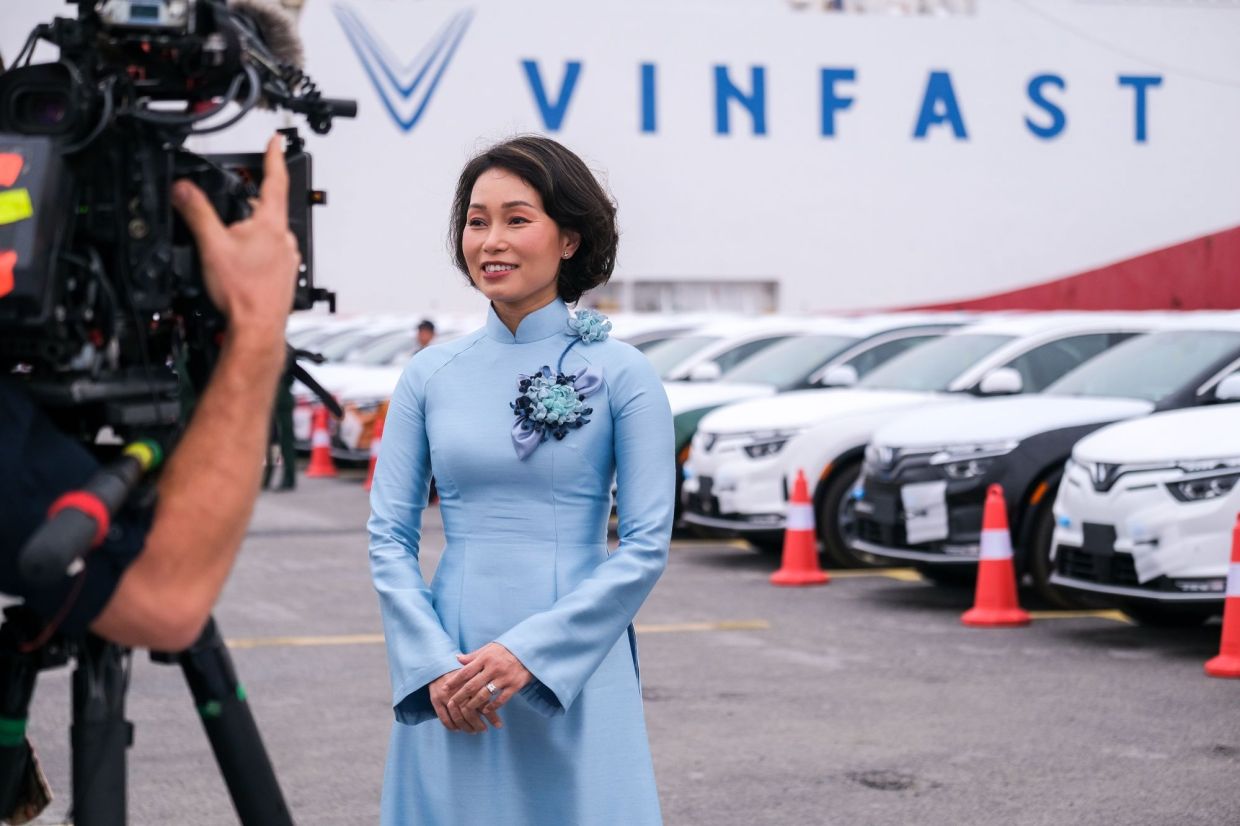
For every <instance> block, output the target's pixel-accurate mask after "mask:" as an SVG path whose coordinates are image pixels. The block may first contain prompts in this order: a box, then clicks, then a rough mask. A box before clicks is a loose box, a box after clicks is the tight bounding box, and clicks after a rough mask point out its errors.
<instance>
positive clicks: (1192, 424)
mask: <svg viewBox="0 0 1240 826" xmlns="http://www.w3.org/2000/svg"><path fill="white" fill-rule="evenodd" d="M1237 422H1240V404H1225V405H1217V406H1211V407H1202V408H1195V409H1191V410H1174V411H1170V412H1167V413H1158V414H1155V415H1153V416H1144V417H1142V418H1140V419H1133V420H1132V421H1129V422H1120V423H1119V424H1113V425H1111V426H1110V427H1104V428H1103V429H1101V430H1099V431H1098V432H1096V433H1091V434H1090V435H1089V436H1086V437H1085V438H1084V439H1082V440H1081V441H1080V442H1078V443H1077V445H1076V449H1075V450H1073V451H1072V456H1073V458H1074V459H1076V460H1077V461H1078V462H1104V463H1108V464H1120V465H1131V464H1155V463H1160V462H1174V461H1179V460H1184V459H1230V458H1236V457H1240V428H1238V427H1236V424H1237Z"/></svg>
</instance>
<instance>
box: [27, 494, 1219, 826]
mask: <svg viewBox="0 0 1240 826" xmlns="http://www.w3.org/2000/svg"><path fill="white" fill-rule="evenodd" d="M362 478H363V474H361V473H360V472H357V471H346V472H344V473H343V474H342V476H341V478H339V479H328V480H303V481H302V483H301V485H300V487H299V489H298V490H297V491H296V492H293V493H282V494H264V496H263V497H262V499H261V501H260V503H259V506H258V509H257V512H256V515H255V519H254V523H253V526H252V530H251V532H250V535H249V537H248V538H247V540H246V546H245V548H244V551H243V554H242V557H241V560H240V562H239V564H238V566H237V569H236V571H235V574H234V576H233V578H232V580H231V581H230V583H229V585H228V588H227V590H226V592H225V594H224V598H223V600H222V602H221V604H220V606H219V610H218V611H217V613H216V616H217V619H218V620H219V623H220V627H221V630H222V631H223V633H224V634H225V636H226V637H228V638H229V639H230V640H233V641H235V645H234V659H235V662H236V666H237V669H238V672H239V674H240V676H241V678H242V679H243V681H244V682H245V684H246V687H247V690H248V692H249V696H250V699H251V703H252V706H253V709H254V713H255V716H256V718H257V720H258V723H259V726H260V728H261V730H262V733H263V736H264V738H265V741H266V743H267V746H268V749H269V751H270V754H271V757H272V760H273V762H274V764H275V767H276V770H277V773H278V776H279V778H280V781H281V784H282V786H283V789H284V793H285V796H286V798H287V800H288V803H289V805H290V807H291V809H292V811H293V813H294V816H295V820H296V822H297V823H298V824H323V825H324V826H326V824H342V823H350V824H351V823H359V824H364V823H375V822H376V821H377V814H378V796H379V789H380V783H381V778H382V766H383V758H384V751H385V748H386V742H387V734H388V729H389V726H390V721H391V711H390V709H389V706H388V703H389V697H388V691H389V689H388V676H387V668H386V663H385V659H384V648H383V645H382V637H381V628H380V624H379V617H378V611H377V607H376V601H375V597H374V594H373V591H372V590H371V587H370V580H369V573H368V570H367V563H366V536H365V530H364V522H365V518H366V514H367V503H366V496H365V493H364V492H363V491H362V490H361V479H362ZM424 544H425V548H426V553H425V556H424V559H425V563H426V566H427V569H428V570H429V569H430V568H432V567H433V565H434V563H435V557H436V555H437V551H438V549H439V548H440V547H441V545H442V530H441V527H440V525H439V522H438V513H437V512H436V511H435V510H434V509H431V510H430V511H428V513H427V518H426V524H425V530H424ZM777 562H778V560H776V559H774V558H773V557H769V556H763V555H760V554H758V553H755V552H753V551H751V550H749V549H747V548H745V547H743V546H742V545H741V544H740V543H717V542H704V541H684V540H677V541H676V542H674V543H673V547H672V552H671V558H670V562H669V565H668V570H667V572H666V574H665V575H664V577H663V579H662V580H661V581H660V583H659V585H658V587H656V589H655V591H654V593H653V594H652V596H651V598H650V599H649V601H648V602H647V604H646V606H645V607H644V608H643V610H642V613H641V615H640V616H639V618H638V623H639V627H640V628H641V634H640V647H641V659H642V677H643V683H644V693H645V697H646V711H647V722H648V726H649V730H650V738H651V745H652V749H653V753H654V759H655V767H656V772H657V775H658V779H659V786H660V794H661V798H662V801H663V807H664V815H665V818H666V820H667V822H668V823H669V824H723V825H724V826H731V825H732V824H737V826H739V825H740V824H746V825H748V824H842V825H850V824H866V825H869V824H873V826H885V825H886V824H891V825H892V826H897V825H899V826H903V825H904V824H944V825H945V826H946V824H952V826H959V825H960V824H985V825H986V826H991V824H995V825H996V826H1002V825H1003V824H1013V826H1027V825H1028V826H1032V825H1033V824H1099V825H1100V826H1101V824H1107V826H1112V825H1113V824H1134V825H1139V826H1189V825H1191V824H1201V825H1202V826H1217V824H1236V823H1240V784H1238V783H1237V777H1240V714H1237V713H1236V709H1237V707H1238V704H1240V681H1226V680H1214V679H1210V678H1207V677H1205V676H1204V675H1203V674H1202V664H1203V663H1204V661H1205V660H1206V659H1208V658H1209V657H1211V656H1213V655H1214V654H1215V653H1217V650H1218V634H1219V629H1218V626H1217V624H1212V625H1210V626H1206V627H1204V628H1197V629H1187V630H1185V629H1181V630H1158V629H1148V628H1143V627H1139V626H1135V625H1133V624H1131V623H1128V622H1126V621H1122V620H1123V618H1122V616H1121V615H1114V614H1109V613H1103V614H1097V613H1093V612H1084V613H1072V612H1067V613H1065V612H1054V611H1049V610H1047V608H1046V606H1040V605H1037V604H1036V603H1027V604H1026V607H1028V608H1031V609H1032V610H1034V611H1035V617H1036V619H1035V621H1034V623H1033V624H1032V625H1030V626H1029V627H1026V628H1019V629H973V628H966V627H964V626H962V625H961V624H960V622H959V615H960V613H961V612H962V611H964V610H965V609H966V608H967V607H968V606H969V604H970V602H971V597H972V595H971V593H969V592H968V591H967V589H946V588H942V587H939V586H935V585H932V584H930V583H927V582H924V581H921V580H920V578H919V577H917V576H916V575H915V573H913V572H911V571H906V570H902V569H892V570H883V571H837V572H833V581H832V582H831V583H830V584H828V585H826V586H823V587H817V588H775V587H772V586H771V585H770V584H769V582H768V581H767V580H768V577H769V575H770V573H771V572H772V571H773V570H774V569H775V567H776V566H777ZM68 685H69V679H68V673H67V671H65V670H61V671H57V672H51V673H48V674H45V675H44V676H43V677H42V678H41V680H40V685H39V690H38V692H37V694H36V701H35V707H34V709H33V714H32V725H31V734H32V737H33V738H34V740H35V743H36V745H37V747H38V749H39V754H40V756H41V759H42V760H43V763H44V766H45V768H46V769H47V772H48V774H49V777H50V778H51V781H52V783H53V786H54V787H55V789H56V790H57V793H58V798H57V800H56V802H54V803H53V805H52V808H51V809H50V810H49V812H48V813H47V814H45V816H44V817H43V818H42V819H40V820H39V821H38V822H39V823H43V824H49V823H58V822H61V821H62V820H63V819H64V815H65V812H66V809H67V805H68V804H67V801H68V792H69V784H68V749H67V726H68ZM129 713H130V718H131V719H132V720H133V721H134V724H135V726H136V739H135V744H134V747H133V749H132V750H131V752H130V764H129V774H130V788H129V800H130V822H131V823H134V824H160V825H161V826H162V824H177V825H178V826H196V825H197V824H228V823H234V822H235V819H234V817H233V815H232V810H231V805H230V803H229V801H228V798H227V795H226V793H225V790H224V787H223V784H222V782H221V781H220V779H219V775H218V772H217V770H216V768H215V764H214V762H213V760H212V758H211V756H210V752H209V749H208V747H207V744H206V740H205V737H204V736H203V734H202V732H201V728H200V726H199V724H198V721H197V719H196V714H195V712H194V709H193V708H192V703H191V702H190V698H189V694H188V691H187V689H186V688H185V686H184V683H183V681H182V679H181V677H180V672H179V671H178V670H176V669H174V668H169V667H167V666H160V665H155V664H152V663H151V662H150V661H149V660H148V659H147V658H146V656H145V655H141V654H140V655H138V656H136V657H135V660H134V674H133V679H132V689H131V692H130V701H129ZM484 736H503V735H502V732H501V733H488V734H487V735H484ZM616 771H617V772H621V771H624V766H621V765H617V766H616ZM462 805H463V806H466V805H468V801H462ZM494 822H495V823H497V824H499V823H503V822H504V820H503V813H496V814H495V817H494ZM548 826H556V824H548ZM618 826H622V825H621V824H618Z"/></svg>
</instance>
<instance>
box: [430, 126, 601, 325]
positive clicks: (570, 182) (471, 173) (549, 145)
mask: <svg viewBox="0 0 1240 826" xmlns="http://www.w3.org/2000/svg"><path fill="white" fill-rule="evenodd" d="M497 168H498V169H506V170H508V171H509V172H512V173H515V174H516V175H517V176H518V177H520V178H521V179H522V180H523V181H525V182H526V183H527V184H529V185H530V186H531V187H533V188H534V190H535V191H536V192H537V193H538V195H539V197H541V198H542V202H543V211H544V212H546V213H547V215H548V216H550V218H551V220H553V221H555V223H556V225H557V226H559V228H560V229H562V230H572V231H574V232H576V233H577V234H578V235H580V236H581V243H580V245H578V247H577V250H576V252H575V253H573V257H572V258H568V259H565V260H563V261H561V262H560V274H559V277H558V279H557V281H556V289H557V291H558V292H559V294H560V298H562V299H564V300H565V301H566V302H569V303H570V304H571V303H572V302H574V301H576V300H577V299H579V298H581V295H582V293H584V292H585V291H586V290H591V289H593V288H595V287H597V286H599V285H600V284H606V283H607V279H608V278H610V277H611V271H612V270H613V269H615V266H616V245H617V243H618V242H619V238H620V234H619V232H618V231H617V230H616V205H615V203H614V202H613V201H612V200H611V197H610V196H609V195H608V194H607V192H606V191H605V190H604V189H603V187H602V185H600V184H599V182H598V180H597V179H596V178H595V177H594V175H593V173H591V172H590V170H589V168H588V167H587V166H586V165H585V163H584V162H583V161H582V160H581V158H579V157H577V155H576V154H574V153H573V151H572V150H570V149H568V148H567V147H565V146H564V145H563V144H560V143H558V142H556V141H553V140H551V139H550V138H544V137H541V136H538V135H520V136H518V137H515V138H511V139H509V140H506V141H504V142H502V143H499V144H496V145H495V146H492V147H491V148H490V149H487V150H485V151H483V152H481V153H480V154H478V155H477V156H475V157H474V158H473V159H472V160H470V162H469V163H467V164H465V168H464V169H463V170H461V177H460V180H458V181H457V183H456V195H455V196H453V198H452V229H451V235H450V238H449V243H450V244H451V245H452V256H453V261H454V262H455V263H456V266H457V268H458V269H459V270H460V271H461V272H463V273H465V277H466V278H469V264H468V263H467V262H466V261H465V253H464V252H463V250H462V249H461V238H462V236H463V235H464V232H465V220H466V217H467V215H468V213H469V203H470V201H469V199H470V195H471V194H472V193H473V190H474V183H475V182H477V180H478V177H479V176H480V175H482V173H484V172H486V171H487V170H489V169H497ZM471 283H472V281H471Z"/></svg>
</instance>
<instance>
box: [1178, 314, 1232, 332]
mask: <svg viewBox="0 0 1240 826" xmlns="http://www.w3.org/2000/svg"><path fill="white" fill-rule="evenodd" d="M1159 327H1160V328H1161V329H1167V330H1229V331H1240V311H1235V310H1219V311H1215V310H1198V311H1195V312H1182V313H1165V314H1164V318H1163V320H1162V321H1160V323H1159Z"/></svg>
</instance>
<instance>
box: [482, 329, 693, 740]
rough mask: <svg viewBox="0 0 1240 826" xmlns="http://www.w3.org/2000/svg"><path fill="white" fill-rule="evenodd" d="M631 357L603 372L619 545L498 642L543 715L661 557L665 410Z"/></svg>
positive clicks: (670, 488) (619, 623) (671, 486)
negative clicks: (525, 678)
mask: <svg viewBox="0 0 1240 826" xmlns="http://www.w3.org/2000/svg"><path fill="white" fill-rule="evenodd" d="M634 356H636V358H634V359H633V360H632V361H631V362H630V363H629V364H626V365H624V366H623V368H622V369H620V370H618V371H613V372H612V374H611V375H609V376H608V377H607V382H608V389H609V403H610V406H611V415H612V417H613V421H614V431H613V433H614V440H615V460H616V485H617V494H616V495H617V510H618V516H619V534H620V544H619V547H618V548H617V549H616V550H615V551H614V552H612V554H611V555H610V556H609V557H608V558H607V559H606V560H605V561H604V562H602V563H601V564H600V565H599V566H598V567H597V568H596V569H595V571H594V572H593V573H592V574H591V576H589V577H588V578H587V579H585V580H584V581H582V582H581V583H580V584H579V585H578V586H577V587H576V588H574V589H573V590H572V591H570V592H569V593H567V594H564V595H562V596H561V597H560V598H559V599H558V600H557V601H556V602H555V604H554V605H553V606H552V607H551V608H550V609H548V610H546V611H543V612H541V613H538V614H535V615H533V616H531V617H529V618H528V619H526V620H524V621H523V622H521V623H519V624H518V625H516V626H514V627H513V628H511V629H510V630H508V631H507V632H505V633H504V634H502V635H501V636H500V637H499V639H497V640H496V642H498V643H499V644H501V645H503V646H504V647H505V648H507V649H508V650H509V651H511V652H512V653H513V654H514V655H515V656H516V657H517V658H518V659H519V660H521V662H522V664H523V665H524V666H525V667H526V668H527V669H529V671H530V672H531V673H532V674H533V675H534V677H535V680H534V681H533V682H531V683H530V684H529V685H528V686H526V688H525V689H523V690H522V692H521V693H522V696H523V697H525V698H526V700H528V701H529V702H530V704H531V705H532V706H533V707H534V708H535V709H537V710H539V711H540V712H542V713H543V714H545V715H547V716H553V715H556V714H563V713H564V712H565V710H566V709H567V708H568V707H569V706H570V705H572V702H573V700H574V699H576V697H577V695H578V694H579V693H580V692H581V689H582V687H583V686H584V685H585V683H586V681H587V680H588V679H590V676H591V675H592V674H594V672H595V670H596V669H597V668H598V666H599V664H600V663H601V662H602V661H603V659H604V657H606V655H607V653H608V651H609V650H610V649H611V648H612V646H614V645H615V643H616V641H617V640H618V639H619V638H620V635H621V634H623V633H625V630H626V629H627V628H628V626H629V625H630V624H631V623H632V622H633V618H634V617H635V616H636V614H637V611H638V609H639V608H641V605H642V603H643V602H644V601H645V599H646V597H647V595H648V594H649V593H650V590H651V589H652V588H653V587H654V584H655V581H656V580H658V578H659V576H660V574H662V573H663V569H664V567H665V566H666V564H667V553H668V542H669V540H670V538H671V531H672V515H673V505H674V497H675V456H674V450H675V448H674V443H673V433H672V414H671V410H670V408H669V406H668V402H667V394H666V392H665V391H664V389H663V385H662V383H661V382H660V380H659V377H658V375H657V374H656V373H655V372H654V370H653V368H651V367H650V365H649V363H647V362H646V361H645V359H644V358H643V357H641V356H640V355H638V354H636V352H634ZM588 426H589V425H587V427H588Z"/></svg>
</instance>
